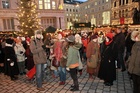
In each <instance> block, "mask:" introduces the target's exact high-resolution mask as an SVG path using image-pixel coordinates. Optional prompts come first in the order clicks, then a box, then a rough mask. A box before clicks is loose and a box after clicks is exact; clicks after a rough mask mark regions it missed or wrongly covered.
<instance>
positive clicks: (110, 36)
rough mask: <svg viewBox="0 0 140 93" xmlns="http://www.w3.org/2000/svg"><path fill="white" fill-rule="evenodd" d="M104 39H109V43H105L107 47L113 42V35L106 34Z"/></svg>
mask: <svg viewBox="0 0 140 93" xmlns="http://www.w3.org/2000/svg"><path fill="white" fill-rule="evenodd" d="M106 37H109V38H110V39H111V40H110V41H109V42H106V41H105V45H109V44H110V43H111V42H112V41H113V34H112V33H108V34H106Z"/></svg>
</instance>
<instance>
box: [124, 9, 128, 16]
mask: <svg viewBox="0 0 140 93" xmlns="http://www.w3.org/2000/svg"><path fill="white" fill-rule="evenodd" d="M125 12H126V13H125V14H126V15H125V16H126V17H128V9H126V10H125Z"/></svg>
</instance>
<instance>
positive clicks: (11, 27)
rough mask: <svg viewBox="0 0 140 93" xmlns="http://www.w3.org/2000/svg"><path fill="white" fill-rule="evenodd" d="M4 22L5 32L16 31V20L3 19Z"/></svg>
mask: <svg viewBox="0 0 140 93" xmlns="http://www.w3.org/2000/svg"><path fill="white" fill-rule="evenodd" d="M2 21H3V28H4V30H5V31H13V30H14V19H11V18H7V19H2Z"/></svg>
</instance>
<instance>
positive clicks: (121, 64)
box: [117, 51, 126, 70]
mask: <svg viewBox="0 0 140 93" xmlns="http://www.w3.org/2000/svg"><path fill="white" fill-rule="evenodd" d="M117 66H118V68H120V67H121V66H122V70H124V69H126V68H125V64H124V59H123V52H121V51H118V62H117Z"/></svg>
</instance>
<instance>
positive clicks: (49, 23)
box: [41, 18, 56, 29]
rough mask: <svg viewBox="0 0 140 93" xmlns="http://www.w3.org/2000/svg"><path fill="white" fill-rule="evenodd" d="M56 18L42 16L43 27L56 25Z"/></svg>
mask: <svg viewBox="0 0 140 93" xmlns="http://www.w3.org/2000/svg"><path fill="white" fill-rule="evenodd" d="M55 20H56V18H41V25H42V26H43V29H46V28H47V27H49V26H52V27H55V24H56V22H55Z"/></svg>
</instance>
